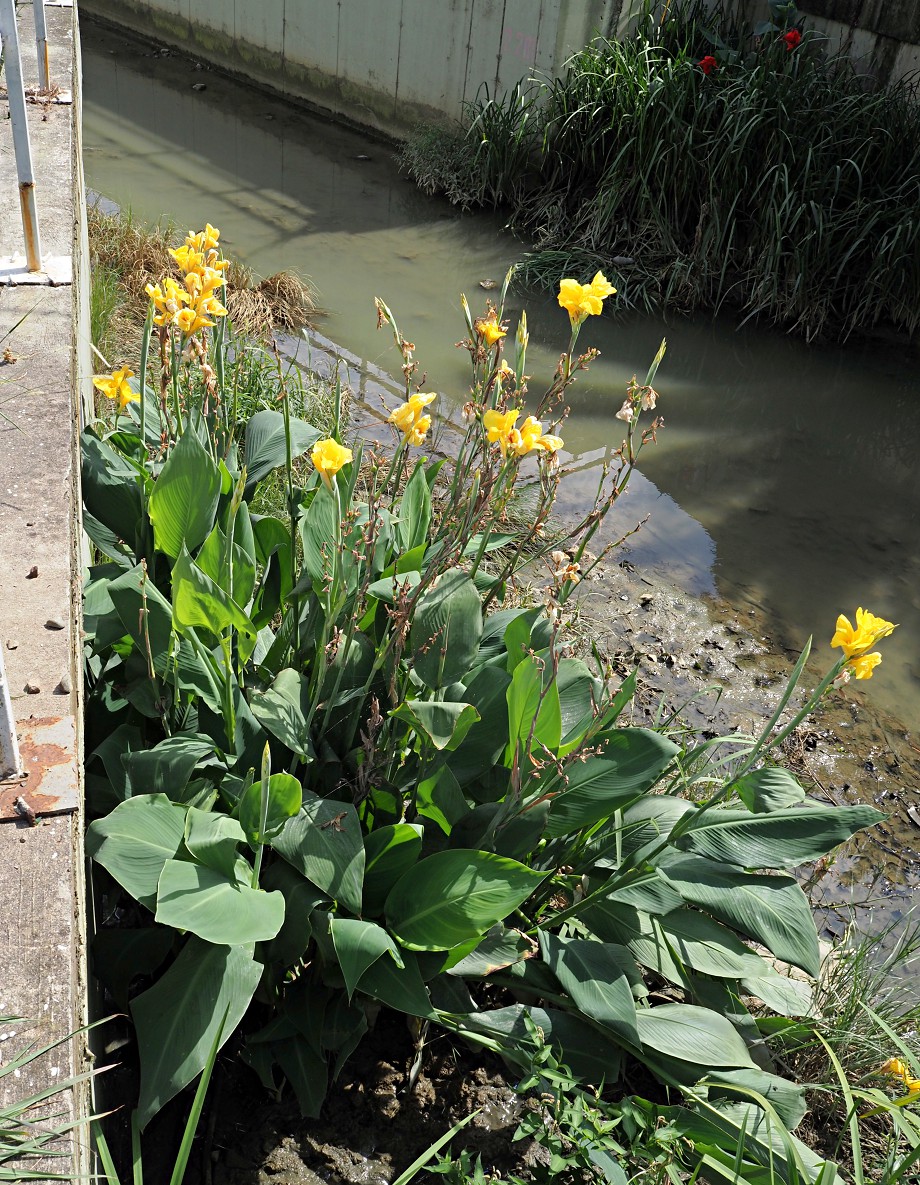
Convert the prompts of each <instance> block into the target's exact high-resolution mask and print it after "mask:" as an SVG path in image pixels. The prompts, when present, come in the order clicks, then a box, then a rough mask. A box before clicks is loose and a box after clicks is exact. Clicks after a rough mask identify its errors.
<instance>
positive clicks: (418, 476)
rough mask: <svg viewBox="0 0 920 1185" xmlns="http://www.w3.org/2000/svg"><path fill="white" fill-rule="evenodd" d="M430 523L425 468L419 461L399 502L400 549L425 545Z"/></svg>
mask: <svg viewBox="0 0 920 1185" xmlns="http://www.w3.org/2000/svg"><path fill="white" fill-rule="evenodd" d="M430 523H431V491H430V490H429V488H428V482H427V480H426V478H425V466H424V464H423V463H422V462H421V461H419V463H418V464H417V465H416V467H415V471H414V472H413V474H412V476H411V477H410V478H409V480H408V481H407V482H406V488H405V489H404V490H403V496H402V498H400V500H399V526H398V531H399V546H400V548H401V549H402V550H403V551H404V552H406V551H411V550H412V548H413V547H418V546H420V545H421V544H422V543H425V542H426V541H427V539H428V527H429V525H430Z"/></svg>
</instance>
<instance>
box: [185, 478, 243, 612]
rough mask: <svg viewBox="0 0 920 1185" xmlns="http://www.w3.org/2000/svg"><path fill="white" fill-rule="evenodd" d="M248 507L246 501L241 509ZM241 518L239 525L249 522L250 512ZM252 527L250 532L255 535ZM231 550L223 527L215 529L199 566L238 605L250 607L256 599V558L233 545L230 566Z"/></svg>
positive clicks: (197, 557)
mask: <svg viewBox="0 0 920 1185" xmlns="http://www.w3.org/2000/svg"><path fill="white" fill-rule="evenodd" d="M245 506H246V503H245V502H244V503H243V504H242V506H241V507H240V510H241V511H243V508H244V507H245ZM245 513H246V516H247V517H244V515H243V513H241V514H239V515H238V522H239V523H242V522H246V523H247V524H248V523H249V518H248V511H246V512H245ZM251 530H252V529H251V527H250V533H251ZM227 550H228V543H227V536H226V535H225V534H224V532H223V531H222V530H221V528H220V526H219V525H218V526H215V528H214V530H213V531H212V532H211V534H210V535H209V536H208V537H207V539H205V541H204V543H203V544H202V547H201V550H200V551H199V552H198V555H197V556H196V557H195V563H196V564H197V565H198V567H199V568H200V569H201V570H202V572H204V574H205V575H206V576H207V577H208V578H209V579H210V580H213V581H214V583H215V584H216V585H218V586H219V587H220V588H222V589H223V590H224V592H225V593H227V595H228V596H230V597H231V598H232V599H233V600H234V601H236V603H237V604H238V605H247V604H248V603H249V600H250V598H251V597H252V591H253V589H254V588H255V583H256V567H255V558H254V557H250V556H249V555H248V554H247V552H246V551H244V549H243V548H242V547H241V546H240V545H239V544H238V543H236V542H234V543H233V544H232V545H229V553H230V555H229V563H228V562H227V560H226V558H225V557H226V552H227Z"/></svg>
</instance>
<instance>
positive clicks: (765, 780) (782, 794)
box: [735, 766, 806, 814]
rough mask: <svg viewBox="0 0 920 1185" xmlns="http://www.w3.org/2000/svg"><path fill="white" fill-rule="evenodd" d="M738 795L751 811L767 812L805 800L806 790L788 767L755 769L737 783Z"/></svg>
mask: <svg viewBox="0 0 920 1185" xmlns="http://www.w3.org/2000/svg"><path fill="white" fill-rule="evenodd" d="M735 789H736V790H737V791H738V797H739V798H740V799H741V801H742V802H743V803H744V805H745V806H746V807H747V809H748V810H749V811H754V812H755V813H757V814H765V813H766V812H767V811H775V810H781V809H782V808H783V807H786V806H794V805H795V803H797V802H804V801H805V797H806V796H805V791H804V790H803V789H802V787H801V786H800V785H799V783H798V782H797V781H796V780H795V778H794V777H793V776H792V774H791V773H790V772H789V770H788V769H782V768H781V767H779V766H777V767H775V768H768V769H755V770H753V771H752V772H751V773H748V774H745V775H744V777H743V778H739V779H738V781H737V782H736V783H735Z"/></svg>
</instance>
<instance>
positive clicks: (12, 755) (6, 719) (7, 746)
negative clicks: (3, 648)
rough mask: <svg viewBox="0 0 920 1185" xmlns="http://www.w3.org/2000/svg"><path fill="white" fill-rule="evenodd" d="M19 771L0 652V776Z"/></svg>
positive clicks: (8, 693) (8, 691)
mask: <svg viewBox="0 0 920 1185" xmlns="http://www.w3.org/2000/svg"><path fill="white" fill-rule="evenodd" d="M21 773H22V763H21V762H20V759H19V742H18V741H17V739H16V725H15V723H14V722H13V705H12V704H11V703H10V687H9V684H8V683H7V681H6V671H5V670H4V668H3V654H2V652H0V778H15V777H17V776H18V775H19V774H21Z"/></svg>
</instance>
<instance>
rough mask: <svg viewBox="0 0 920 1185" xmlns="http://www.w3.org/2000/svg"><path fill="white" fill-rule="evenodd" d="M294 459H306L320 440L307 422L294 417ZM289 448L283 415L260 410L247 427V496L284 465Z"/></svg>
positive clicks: (315, 430) (292, 419) (291, 422)
mask: <svg viewBox="0 0 920 1185" xmlns="http://www.w3.org/2000/svg"><path fill="white" fill-rule="evenodd" d="M290 427H291V459H292V460H293V459H294V458H296V457H300V456H303V454H304V453H305V452H306V451H307V449H309V448H312V447H313V445H314V444H315V443H316V442H317V440H319V437H320V433H319V431H318V430H317V429H316V428H314V427H313V425H312V424H308V423H306V421H305V420H298V419H295V418H294V417H291V420H290ZM286 457H287V445H286V441H285V432H284V416H283V415H282V414H281V412H280V411H257V412H256V414H255V415H254V416H253V417H252V419H251V420H250V421H249V423H248V424H247V425H246V445H245V462H246V497H247V498H248V497H249V496H250V495H251V494H252V492H253V490H254V489H255V487H256V484H257V483H258V482H260V481H261V480H262V478H263V477H265V476H266V475H267V474H268V473H271V471H272V470H273V469H276V468H277V467H278V466H279V465H283V464H284V463H285V460H286Z"/></svg>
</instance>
